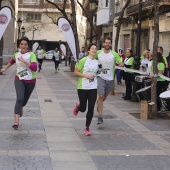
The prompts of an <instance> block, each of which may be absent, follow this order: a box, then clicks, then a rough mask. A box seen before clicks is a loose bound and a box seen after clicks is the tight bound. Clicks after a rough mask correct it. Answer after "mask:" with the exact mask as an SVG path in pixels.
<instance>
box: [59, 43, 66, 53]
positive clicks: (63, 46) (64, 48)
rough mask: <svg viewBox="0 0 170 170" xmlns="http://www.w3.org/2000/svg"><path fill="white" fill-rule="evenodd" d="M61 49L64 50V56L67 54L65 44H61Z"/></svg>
mask: <svg viewBox="0 0 170 170" xmlns="http://www.w3.org/2000/svg"><path fill="white" fill-rule="evenodd" d="M60 49H61V51H62V52H63V54H64V56H66V46H65V45H64V44H61V45H60Z"/></svg>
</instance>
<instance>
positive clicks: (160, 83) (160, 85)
mask: <svg viewBox="0 0 170 170" xmlns="http://www.w3.org/2000/svg"><path fill="white" fill-rule="evenodd" d="M157 62H158V64H157V68H158V73H159V74H163V73H164V71H165V67H166V64H165V60H164V59H163V57H162V54H161V53H159V52H157ZM153 76H154V75H153V67H151V74H150V76H149V77H150V78H152V77H153ZM164 91H165V79H163V78H161V77H158V78H157V110H158V111H160V109H161V104H160V99H159V95H160V94H161V93H162V92H164Z"/></svg>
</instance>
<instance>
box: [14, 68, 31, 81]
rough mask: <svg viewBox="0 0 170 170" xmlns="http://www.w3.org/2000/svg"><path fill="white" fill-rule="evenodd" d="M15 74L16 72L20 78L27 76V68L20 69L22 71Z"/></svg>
mask: <svg viewBox="0 0 170 170" xmlns="http://www.w3.org/2000/svg"><path fill="white" fill-rule="evenodd" d="M17 74H18V76H19V79H20V80H23V79H26V78H28V77H29V72H28V70H27V69H25V70H22V71H20V72H18V73H17Z"/></svg>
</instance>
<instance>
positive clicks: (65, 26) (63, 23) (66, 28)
mask: <svg viewBox="0 0 170 170" xmlns="http://www.w3.org/2000/svg"><path fill="white" fill-rule="evenodd" d="M57 25H58V27H59V28H60V30H61V31H62V33H63V35H64V38H65V40H66V41H67V43H68V46H69V48H70V50H71V52H72V54H73V56H74V59H75V61H76V62H77V54H76V43H75V37H74V34H73V29H72V27H71V25H70V23H69V22H68V21H67V20H66V19H65V18H63V17H61V18H59V19H58V21H57Z"/></svg>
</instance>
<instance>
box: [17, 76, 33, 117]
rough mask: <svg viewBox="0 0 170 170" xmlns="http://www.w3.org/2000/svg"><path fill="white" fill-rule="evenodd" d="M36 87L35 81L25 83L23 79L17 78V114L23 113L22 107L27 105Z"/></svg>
mask: <svg viewBox="0 0 170 170" xmlns="http://www.w3.org/2000/svg"><path fill="white" fill-rule="evenodd" d="M34 87H35V83H25V82H24V81H22V80H19V79H15V90H16V96H17V99H16V104H15V110H14V111H15V114H17V115H21V111H22V107H23V106H25V105H26V104H27V102H28V99H29V98H30V95H31V93H32V91H33V89H34Z"/></svg>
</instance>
